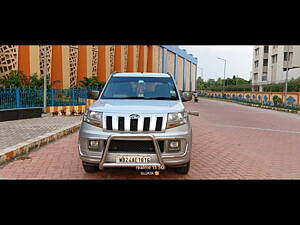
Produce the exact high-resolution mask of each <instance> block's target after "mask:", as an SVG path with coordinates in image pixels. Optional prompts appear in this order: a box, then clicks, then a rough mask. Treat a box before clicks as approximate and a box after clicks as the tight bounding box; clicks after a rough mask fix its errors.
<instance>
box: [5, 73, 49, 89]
mask: <svg viewBox="0 0 300 225" xmlns="http://www.w3.org/2000/svg"><path fill="white" fill-rule="evenodd" d="M48 83H49V82H47V86H48V88H50V85H49V84H48ZM0 87H1V88H43V87H44V78H43V77H38V76H37V74H36V73H34V74H31V75H30V77H29V78H28V77H26V76H25V75H24V74H23V73H22V72H21V71H18V70H12V71H10V73H9V74H8V75H6V76H4V77H2V78H0Z"/></svg>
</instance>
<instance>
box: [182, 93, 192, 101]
mask: <svg viewBox="0 0 300 225" xmlns="http://www.w3.org/2000/svg"><path fill="white" fill-rule="evenodd" d="M181 99H182V101H183V102H187V101H191V100H192V99H193V95H192V93H191V92H182V95H181Z"/></svg>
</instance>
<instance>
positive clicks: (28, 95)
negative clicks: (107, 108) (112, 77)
mask: <svg viewBox="0 0 300 225" xmlns="http://www.w3.org/2000/svg"><path fill="white" fill-rule="evenodd" d="M88 90H98V91H101V88H97V87H91V88H88V89H87V88H70V89H49V90H47V106H72V105H74V106H75V105H86V103H87V93H88ZM43 95H44V94H43V88H26V89H21V88H10V89H0V109H2V110H3V109H18V108H33V107H43V105H44V103H43Z"/></svg>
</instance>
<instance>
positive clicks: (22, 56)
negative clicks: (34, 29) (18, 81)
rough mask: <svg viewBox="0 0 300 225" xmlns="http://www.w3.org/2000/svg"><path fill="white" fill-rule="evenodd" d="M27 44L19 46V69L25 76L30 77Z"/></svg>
mask: <svg viewBox="0 0 300 225" xmlns="http://www.w3.org/2000/svg"><path fill="white" fill-rule="evenodd" d="M29 57H30V56H29V45H20V46H19V68H18V70H19V71H22V72H23V74H24V75H26V77H30V58H29Z"/></svg>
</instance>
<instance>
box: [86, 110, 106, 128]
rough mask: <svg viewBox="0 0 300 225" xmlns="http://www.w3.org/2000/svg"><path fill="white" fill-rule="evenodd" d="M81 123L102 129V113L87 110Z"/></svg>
mask: <svg viewBox="0 0 300 225" xmlns="http://www.w3.org/2000/svg"><path fill="white" fill-rule="evenodd" d="M83 121H84V122H87V123H89V124H92V125H94V126H97V127H102V112H95V111H90V110H88V111H87V112H86V113H85V115H84V116H83Z"/></svg>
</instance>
